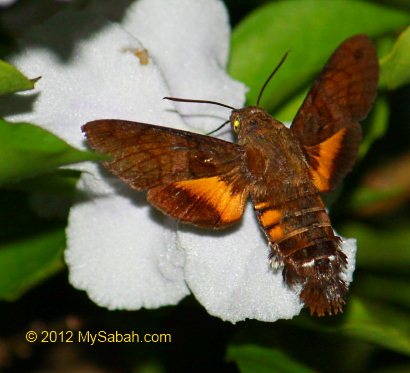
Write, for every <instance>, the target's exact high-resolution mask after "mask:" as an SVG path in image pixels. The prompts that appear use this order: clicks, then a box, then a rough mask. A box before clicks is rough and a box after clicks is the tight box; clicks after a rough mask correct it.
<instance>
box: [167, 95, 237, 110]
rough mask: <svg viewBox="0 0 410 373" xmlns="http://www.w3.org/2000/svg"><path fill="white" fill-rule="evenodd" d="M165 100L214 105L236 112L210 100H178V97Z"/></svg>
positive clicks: (227, 106) (232, 108)
mask: <svg viewBox="0 0 410 373" xmlns="http://www.w3.org/2000/svg"><path fill="white" fill-rule="evenodd" d="M163 99H164V100H170V101H179V102H194V103H197V104H212V105H218V106H223V107H226V108H228V109H231V110H236V109H235V108H234V107H232V106H229V105H225V104H222V103H220V102H216V101H208V100H189V99H187V98H177V97H164V98H163Z"/></svg>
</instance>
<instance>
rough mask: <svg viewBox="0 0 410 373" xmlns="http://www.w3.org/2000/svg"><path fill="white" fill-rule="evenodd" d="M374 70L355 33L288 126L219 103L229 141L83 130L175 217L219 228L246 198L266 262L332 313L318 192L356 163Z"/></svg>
mask: <svg viewBox="0 0 410 373" xmlns="http://www.w3.org/2000/svg"><path fill="white" fill-rule="evenodd" d="M378 75H379V67H378V61H377V56H376V51H375V48H374V46H373V44H372V42H371V41H370V39H369V38H368V37H367V36H366V35H355V36H352V37H350V38H349V39H347V40H345V41H344V42H343V43H342V44H341V45H340V46H339V47H338V48H337V49H336V51H335V52H334V53H333V55H332V56H331V57H330V59H329V61H328V62H327V64H326V65H325V67H324V68H323V70H322V72H321V73H320V75H319V77H318V78H317V79H316V80H315V82H314V83H313V86H312V87H311V89H310V91H309V93H308V95H307V97H306V99H305V101H304V102H303V104H302V106H301V108H300V109H299V111H298V113H297V114H296V117H295V119H294V121H293V123H292V125H291V127H290V128H287V127H285V125H284V124H282V123H281V122H279V121H277V120H275V119H273V118H272V117H271V116H270V115H269V114H268V113H267V112H266V111H265V110H264V109H262V108H261V107H259V106H248V107H245V108H242V109H235V108H232V107H229V106H227V105H223V104H221V105H222V106H226V107H229V108H230V109H232V112H231V115H230V119H229V122H230V124H231V127H232V130H233V132H234V133H235V134H236V136H237V142H236V143H231V142H227V141H223V140H220V139H217V138H214V137H211V136H206V135H200V134H196V133H191V132H187V131H182V130H176V129H171V128H167V127H160V126H155V125H151V124H145V123H138V122H129V121H124V120H115V119H101V120H95V121H92V122H89V123H87V124H85V125H84V126H83V127H82V130H83V132H84V133H85V135H86V138H87V140H88V142H89V144H90V146H91V148H93V149H94V150H96V151H98V152H101V153H103V154H107V155H110V156H111V160H108V161H105V162H103V165H104V166H105V168H107V169H108V170H109V171H110V172H112V173H113V174H114V175H117V176H118V177H119V178H120V179H122V180H123V181H125V182H126V183H127V184H128V185H129V186H130V187H132V188H134V189H136V190H139V191H144V190H147V191H148V192H147V199H148V202H149V203H150V204H151V205H152V206H154V207H156V208H157V209H159V210H161V211H162V212H164V213H165V214H167V215H170V216H171V217H173V218H175V219H176V220H178V221H180V222H182V223H189V224H193V225H196V226H198V227H203V228H212V229H221V228H225V227H227V226H230V225H232V224H234V223H235V222H237V221H238V220H239V219H240V218H241V216H242V214H243V211H244V206H245V203H246V201H247V199H248V198H249V197H250V198H251V200H252V203H253V206H254V210H255V213H256V216H257V218H258V220H259V223H260V225H261V227H262V229H263V231H264V233H265V235H266V237H267V240H268V242H269V246H270V249H271V254H270V261H271V264H272V266H273V267H275V268H278V269H279V268H280V269H282V274H283V279H284V281H285V283H286V284H288V286H290V287H293V286H295V285H298V284H299V285H301V292H300V299H301V301H302V302H303V303H304V304H305V306H307V307H309V309H310V313H311V314H312V315H313V314H317V315H318V316H323V315H325V314H326V313H327V314H330V315H331V314H337V313H338V312H341V311H342V307H343V304H344V303H345V296H346V293H347V284H346V283H345V281H344V280H343V279H342V278H341V273H342V271H343V270H344V269H345V267H346V264H347V259H346V256H345V255H344V253H343V252H342V251H341V239H340V238H339V237H337V236H336V235H335V234H334V232H333V229H332V226H331V222H330V219H329V216H328V214H327V212H326V210H325V206H324V204H323V202H322V199H321V197H320V193H323V192H329V191H331V190H332V189H334V188H335V187H336V186H337V185H338V184H339V183H340V182H341V181H342V179H343V178H344V177H345V175H346V174H347V173H348V172H349V171H350V170H351V168H352V166H353V163H354V162H355V159H356V156H357V151H358V147H359V142H360V139H361V128H360V124H359V122H360V121H361V120H363V119H364V118H365V117H366V116H367V114H368V112H369V110H370V108H371V106H372V103H373V101H374V99H375V95H376V89H377V82H378ZM175 100H180V101H184V100H183V99H175ZM186 101H189V100H186ZM193 101H194V100H193ZM197 101H198V102H209V101H200V100H197ZM258 101H259V100H258ZM211 103H212V102H211Z"/></svg>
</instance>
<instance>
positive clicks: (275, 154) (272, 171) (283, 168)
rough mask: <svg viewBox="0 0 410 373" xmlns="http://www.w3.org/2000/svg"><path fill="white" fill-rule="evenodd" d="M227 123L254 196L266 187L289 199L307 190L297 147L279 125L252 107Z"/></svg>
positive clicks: (302, 156) (307, 181)
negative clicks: (242, 155)
mask: <svg viewBox="0 0 410 373" xmlns="http://www.w3.org/2000/svg"><path fill="white" fill-rule="evenodd" d="M230 120H231V124H232V127H233V130H234V131H235V132H236V133H237V136H238V139H237V142H238V144H239V145H242V146H243V147H244V149H245V153H246V161H245V162H246V172H247V174H248V177H249V180H250V181H251V182H252V184H253V185H254V186H255V187H256V189H254V191H255V192H256V193H262V194H264V193H266V190H265V189H266V188H267V186H269V187H268V188H270V189H274V190H275V189H276V190H281V191H284V192H285V194H288V197H289V198H291V197H292V195H293V194H297V195H299V194H303V193H304V190H305V189H306V188H307V189H309V190H310V186H312V182H311V181H310V179H309V175H308V171H307V164H306V159H305V156H304V154H303V152H302V150H301V146H300V144H299V142H298V140H297V139H296V138H295V136H294V135H293V133H292V132H291V131H290V130H289V129H288V128H287V127H286V126H285V125H284V124H283V123H281V122H279V121H277V120H275V119H273V118H272V117H271V116H270V115H269V114H268V113H267V112H266V111H265V110H263V109H261V108H259V107H253V106H250V107H247V108H244V109H240V110H235V111H233V112H232V115H231V119H230ZM301 188H302V189H303V190H301ZM251 194H252V192H251ZM286 198H287V197H286V196H285V195H284V196H283V199H286Z"/></svg>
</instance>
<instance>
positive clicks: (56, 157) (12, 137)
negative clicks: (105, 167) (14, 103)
mask: <svg viewBox="0 0 410 373" xmlns="http://www.w3.org/2000/svg"><path fill="white" fill-rule="evenodd" d="M79 130H80V129H79ZM0 149H1V157H0V185H3V184H5V183H10V182H15V181H18V180H22V179H26V178H30V177H33V176H35V175H38V174H44V173H47V172H50V171H52V170H53V169H55V168H57V167H59V166H63V165H67V164H71V163H76V162H82V161H86V160H97V159H101V156H99V155H97V154H95V153H91V152H84V151H80V150H77V149H75V148H73V147H71V146H70V145H68V144H67V143H65V142H64V141H63V140H61V139H59V138H58V137H56V136H54V135H53V134H51V133H50V132H47V131H45V130H43V129H42V128H40V127H37V126H35V125H33V124H29V123H9V122H6V121H4V120H1V119H0Z"/></svg>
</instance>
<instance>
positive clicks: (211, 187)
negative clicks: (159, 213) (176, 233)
mask: <svg viewBox="0 0 410 373" xmlns="http://www.w3.org/2000/svg"><path fill="white" fill-rule="evenodd" d="M247 196H248V192H247V190H246V189H243V188H239V189H238V187H237V185H235V182H232V183H228V182H226V181H224V180H222V179H221V178H220V177H219V176H214V177H208V178H202V179H194V180H182V181H177V182H175V183H171V184H168V185H165V186H160V187H157V188H153V189H150V190H149V191H148V200H149V201H150V202H151V203H152V204H153V205H154V206H156V207H158V208H159V209H161V210H163V211H164V212H166V213H167V214H169V215H171V216H173V217H175V218H176V219H178V220H180V221H184V222H185V221H186V222H190V223H192V224H195V225H198V226H202V227H209V228H219V227H223V226H227V225H230V224H232V223H234V222H236V221H237V220H239V219H240V218H241V216H242V214H243V209H244V206H245V201H246V198H247Z"/></svg>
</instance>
